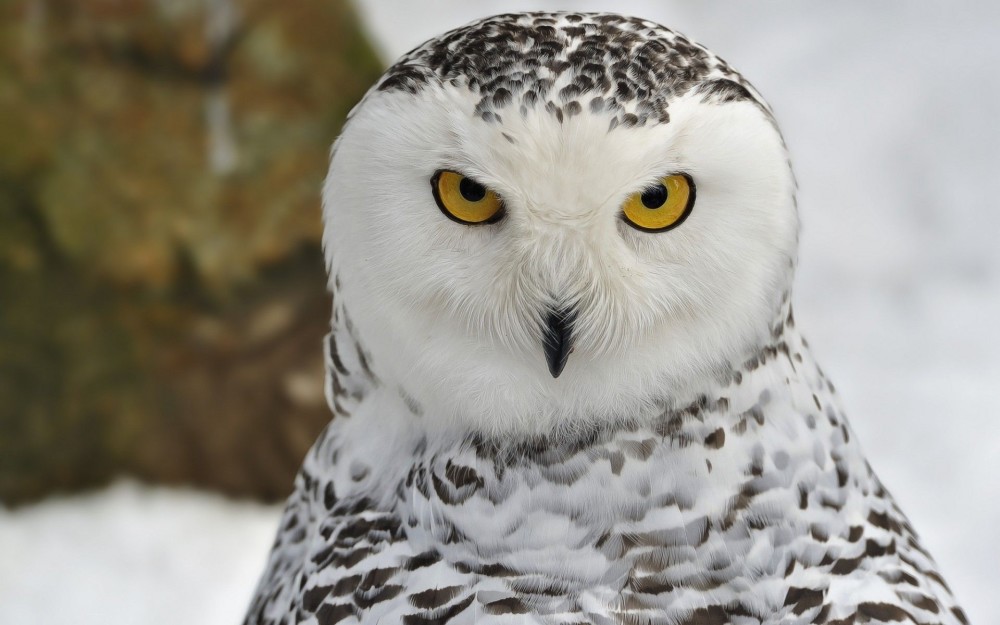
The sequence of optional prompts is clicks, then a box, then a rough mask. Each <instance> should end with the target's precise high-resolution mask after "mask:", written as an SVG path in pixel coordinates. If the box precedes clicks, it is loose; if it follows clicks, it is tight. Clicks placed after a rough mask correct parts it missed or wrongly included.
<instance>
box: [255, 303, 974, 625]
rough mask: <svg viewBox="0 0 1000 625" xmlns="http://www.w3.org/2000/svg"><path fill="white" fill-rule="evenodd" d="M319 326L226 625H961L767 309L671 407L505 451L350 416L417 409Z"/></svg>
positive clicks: (787, 322)
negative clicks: (707, 384) (320, 357)
mask: <svg viewBox="0 0 1000 625" xmlns="http://www.w3.org/2000/svg"><path fill="white" fill-rule="evenodd" d="M338 321H339V323H338ZM334 325H335V331H334V333H333V334H331V336H330V340H329V341H328V349H327V356H328V358H327V360H328V369H329V376H328V395H329V396H330V399H331V402H332V403H333V404H334V405H335V406H337V418H336V419H335V420H334V421H333V422H332V423H331V425H330V426H329V427H328V429H327V430H326V431H325V432H324V433H323V435H322V436H321V437H320V439H319V440H318V442H317V443H316V445H315V446H314V447H313V449H312V450H311V452H310V453H309V455H308V457H307V459H306V461H305V463H304V466H303V468H302V471H301V472H300V474H299V476H298V478H297V479H296V488H295V493H294V495H293V496H292V497H291V499H290V500H289V502H288V507H287V510H286V512H285V515H284V518H283V520H282V524H281V529H280V531H279V534H278V539H277V542H276V543H275V546H274V550H273V553H272V555H271V559H270V562H269V564H268V567H267V570H266V572H265V574H264V577H263V579H262V580H261V582H260V586H259V588H258V589H257V593H256V597H255V599H254V601H253V604H252V606H251V609H250V611H249V614H248V615H247V618H246V621H245V625H279V624H281V625H290V624H292V623H306V624H310V625H330V624H332V623H344V624H345V625H353V624H361V623H363V624H375V623H403V624H405V625H424V624H444V623H449V624H453V625H462V624H466V623H479V624H483V625H500V624H504V625H507V624H512V623H518V624H524V623H540V624H541V623H545V624H556V623H558V624H565V625H569V624H581V625H582V624H593V625H611V624H615V625H624V624H639V623H642V624H663V625H723V624H727V623H731V624H733V625H751V624H765V623H768V624H771V623H775V624H776V623H782V624H784V625H795V624H806V623H819V624H823V623H825V624H827V625H848V624H855V623H857V624H860V623H896V622H901V623H919V624H927V625H930V624H941V625H944V624H949V625H955V624H967V620H966V617H965V615H964V614H963V612H962V610H961V609H960V608H959V607H958V606H957V605H956V603H955V601H954V599H953V597H952V595H951V593H950V591H949V589H948V587H947V585H946V583H945V582H944V580H943V579H942V577H941V576H940V575H939V573H938V572H937V569H936V567H935V564H934V562H933V560H932V559H931V557H930V556H929V554H928V553H927V552H926V551H925V550H924V548H923V547H922V546H921V545H920V543H919V541H918V538H917V536H916V534H915V533H914V531H913V529H912V528H911V527H910V525H909V523H908V522H907V519H906V517H905V516H904V515H903V513H902V512H901V511H900V510H899V508H898V507H897V506H896V504H895V503H894V502H893V499H892V497H891V496H890V495H889V493H888V492H887V491H886V490H885V488H883V486H882V485H881V483H880V482H879V480H878V478H877V477H876V476H875V474H874V473H873V472H872V469H871V467H870V466H869V464H868V463H867V462H866V461H865V458H864V456H863V454H862V452H861V450H860V447H859V445H858V443H857V440H856V438H855V437H854V435H853V432H852V431H851V428H850V426H849V425H848V423H847V421H846V419H845V417H844V415H843V413H842V412H841V409H840V406H839V403H838V400H837V397H836V393H835V391H834V387H833V385H832V384H831V383H830V382H829V381H828V380H827V378H826V377H825V376H824V374H823V372H822V371H821V370H820V368H819V367H818V366H817V364H816V363H815V362H814V361H813V359H812V357H811V356H810V353H809V350H808V347H807V344H806V341H805V340H804V339H803V338H802V337H801V336H800V335H799V333H798V331H797V329H796V328H795V324H794V320H793V318H792V316H791V313H790V312H789V309H788V307H787V304H786V307H785V317H784V321H783V322H782V323H779V324H777V325H776V326H775V329H774V333H773V342H771V343H770V344H769V345H766V346H764V347H763V348H762V349H760V350H759V352H758V353H757V354H755V355H754V356H753V357H751V358H750V359H749V360H747V361H746V362H744V363H742V365H740V366H738V367H734V368H733V369H732V370H731V371H730V372H729V374H727V376H726V377H725V378H724V379H722V380H720V381H719V382H718V383H717V384H715V385H713V386H712V388H706V389H705V392H704V394H702V395H700V396H698V397H696V398H694V399H693V401H691V402H690V404H689V405H686V406H683V407H675V408H668V409H665V410H664V412H663V414H662V415H661V416H660V417H658V418H657V419H656V420H655V421H654V422H652V423H649V424H645V425H642V426H635V427H625V428H615V429H609V430H607V431H599V430H598V431H594V432H591V433H589V434H587V435H585V436H581V437H576V438H560V439H555V438H554V439H552V440H533V441H523V442H519V443H510V444H501V443H498V442H497V441H487V440H483V439H480V438H477V437H476V436H469V435H464V436H463V435H458V434H455V435H452V436H448V435H445V434H444V433H442V434H441V435H439V436H435V437H433V439H434V440H435V441H436V442H432V440H431V437H429V436H428V435H427V433H426V432H422V431H421V429H420V428H417V427H414V428H412V431H411V432H410V433H408V434H407V433H404V434H403V435H401V436H391V437H390V436H387V433H388V431H387V430H386V429H385V428H384V427H383V426H386V427H388V426H392V422H390V421H384V422H383V423H381V424H379V423H378V417H377V416H372V415H370V414H369V413H366V409H365V404H366V403H368V402H374V403H376V404H380V405H385V402H386V401H388V400H389V398H392V399H393V400H395V401H397V402H398V403H399V404H400V405H401V406H408V407H407V408H405V409H403V410H401V412H404V413H405V414H406V419H409V420H410V421H411V422H419V421H420V419H421V418H422V416H421V415H420V414H419V407H417V406H414V405H412V402H408V401H407V400H406V398H405V397H400V392H399V389H392V388H389V387H387V386H386V385H384V384H382V383H381V382H380V381H379V380H377V379H376V378H375V377H374V376H373V375H372V374H371V373H370V370H369V369H368V367H367V363H366V362H365V358H366V357H365V355H364V352H363V350H362V349H361V347H360V346H359V345H358V343H357V341H355V340H354V339H353V337H352V336H351V332H350V330H349V327H350V323H349V319H347V317H346V312H345V311H344V309H343V307H342V306H339V307H338V311H337V314H335V324H334ZM379 396H381V397H382V398H381V399H376V398H378V397H379ZM415 409H416V410H415ZM362 417H364V418H366V419H370V420H371V421H373V422H369V423H368V424H364V423H361V424H360V426H364V427H360V426H359V421H358V419H359V418H362ZM393 427H396V426H393ZM403 429H405V427H404V428H403ZM397 431H398V430H397ZM372 450H375V451H374V452H373V451H372Z"/></svg>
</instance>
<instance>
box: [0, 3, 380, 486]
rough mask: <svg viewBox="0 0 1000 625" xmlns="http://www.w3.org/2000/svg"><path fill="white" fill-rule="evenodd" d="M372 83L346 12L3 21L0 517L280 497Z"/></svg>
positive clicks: (23, 13) (86, 8)
mask: <svg viewBox="0 0 1000 625" xmlns="http://www.w3.org/2000/svg"><path fill="white" fill-rule="evenodd" d="M380 71H381V68H380V65H379V62H378V60H377V58H376V57H375V55H374V53H373V51H372V49H371V48H370V47H369V45H368V42H367V41H366V39H365V37H364V35H363V34H362V32H361V30H360V28H359V25H358V21H357V18H356V16H355V15H354V13H353V11H352V10H351V8H350V6H348V4H347V2H345V1H342V0H324V1H323V2H303V3H283V2H267V1H264V0H232V1H229V0H212V1H206V0H197V1H194V0H172V1H170V2H156V1H153V0H114V1H112V0H61V1H60V0H12V1H10V2H6V3H3V4H2V5H0V502H6V503H12V502H15V503H16V502H20V501H25V500H28V499H32V498H36V497H39V496H42V495H44V494H47V493H49V492H53V491H54V490H72V489H77V488H81V487H86V486H90V485H95V484H99V483H101V482H103V481H106V480H107V479H109V478H110V477H111V476H113V475H115V474H118V473H120V472H122V471H127V472H131V473H133V474H136V475H139V476H141V477H144V478H146V479H150V480H155V481H165V482H170V483H190V484H196V485H199V486H206V487H212V488H218V489H221V490H223V491H225V492H229V493H234V494H245V495H255V496H261V497H265V498H274V497H278V496H281V495H283V494H284V493H285V492H286V491H287V490H288V487H289V484H290V481H291V476H292V475H293V474H294V471H295V469H296V468H297V466H298V463H299V462H300V460H301V456H302V454H303V453H304V451H305V449H306V448H307V447H308V445H309V444H310V443H311V441H312V439H313V437H314V436H315V434H316V432H317V431H318V430H319V429H320V428H321V427H322V426H323V424H325V423H326V422H327V421H328V419H329V413H328V412H327V410H326V408H325V406H324V405H323V401H322V363H321V343H320V340H321V337H322V335H323V333H324V332H325V328H326V325H327V319H328V313H329V302H328V301H327V299H326V296H325V287H324V283H325V280H324V275H323V269H322V257H321V254H320V251H319V235H320V221H319V189H320V185H321V182H322V177H323V174H324V173H325V168H326V164H327V159H328V150H329V145H330V142H331V141H332V139H333V138H334V137H335V136H336V134H337V132H338V131H339V128H340V125H341V124H342V123H343V120H344V117H345V116H346V114H347V112H348V111H349V110H350V108H351V106H353V104H354V103H355V102H356V101H357V100H358V99H359V98H360V97H361V95H362V94H363V93H364V91H365V89H367V87H368V86H369V85H370V84H371V83H372V82H373V81H374V80H375V79H376V78H377V76H378V75H379V73H380Z"/></svg>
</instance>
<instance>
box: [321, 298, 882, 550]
mask: <svg viewBox="0 0 1000 625" xmlns="http://www.w3.org/2000/svg"><path fill="white" fill-rule="evenodd" d="M783 313H784V314H783V315H782V316H781V320H780V321H779V322H777V323H775V324H774V325H773V328H772V333H771V339H772V340H771V341H770V342H768V343H767V344H766V345H763V346H761V347H760V348H759V349H758V350H756V351H755V352H754V353H753V354H752V355H751V356H750V357H749V358H747V359H746V360H745V361H744V362H743V363H741V364H740V365H739V366H735V367H732V368H731V370H729V371H728V373H726V374H725V375H723V376H720V378H719V379H718V380H715V381H713V382H712V383H711V384H709V385H706V387H705V389H704V391H703V392H701V393H698V394H696V395H695V396H694V397H692V398H691V399H690V400H689V401H687V402H684V403H683V404H680V405H677V406H674V407H670V408H667V409H665V410H664V411H663V412H662V414H660V415H658V416H657V417H656V418H655V419H653V420H652V421H649V422H646V423H637V424H632V425H619V426H617V427H615V428H594V429H592V430H590V431H587V432H583V433H579V432H578V433H576V434H574V435H559V436H548V437H535V438H533V439H531V440H525V441H516V442H513V443H506V444H504V443H499V442H498V441H496V440H495V439H488V438H485V437H483V436H480V435H475V434H469V433H467V432H466V433H462V432H451V431H448V432H440V431H434V432H429V431H428V430H426V429H424V428H423V427H422V426H421V425H420V423H419V418H414V414H413V413H412V412H411V410H410V409H409V408H408V407H407V406H406V403H407V400H406V398H405V397H401V396H400V395H399V393H398V391H396V390H394V389H389V388H387V387H386V386H385V385H380V384H379V383H378V381H377V380H376V379H374V377H373V375H372V374H371V373H370V372H366V371H365V369H366V366H365V357H364V354H363V352H362V351H361V350H360V349H359V348H357V345H356V343H353V344H351V343H350V342H349V341H343V340H341V341H339V342H338V341H337V340H336V339H337V337H336V336H334V337H332V338H331V340H330V342H329V343H328V362H329V367H330V369H331V371H332V372H333V374H334V375H331V376H330V380H329V381H328V388H327V392H328V396H329V397H330V398H331V401H332V403H333V405H334V407H335V410H336V411H337V412H338V416H337V418H336V419H334V422H333V424H332V426H331V428H330V429H329V431H328V433H327V434H326V435H325V437H324V438H323V439H321V440H320V441H319V442H318V443H317V447H316V448H315V449H314V452H315V453H314V454H313V455H314V456H315V462H316V466H315V467H314V472H318V473H322V474H326V475H331V474H332V475H333V476H335V477H336V479H335V482H336V484H337V492H338V493H339V495H338V496H341V497H343V496H351V494H352V493H354V494H358V495H359V496H365V497H371V493H379V494H380V496H381V502H380V505H383V506H388V507H392V508H393V509H396V510H398V511H399V512H400V513H401V514H402V515H404V516H405V515H406V514H408V513H409V512H410V511H413V510H419V509H427V507H428V506H430V507H431V508H439V509H440V514H441V515H443V516H447V515H448V514H450V513H453V512H455V511H456V510H459V509H461V508H464V506H465V503H466V502H469V501H473V500H476V499H480V498H485V499H486V500H487V501H490V502H492V503H491V504H490V505H491V507H495V505H496V502H497V501H498V500H499V499H505V497H504V496H503V493H508V492H509V491H511V489H514V490H517V488H518V485H519V484H536V485H540V486H538V487H537V488H539V489H540V490H538V491H537V493H536V496H535V497H534V498H537V496H538V494H540V493H542V492H545V493H546V494H545V498H547V500H549V501H551V502H557V501H562V502H563V504H559V505H566V506H571V507H572V506H573V505H579V497H578V494H574V492H575V491H574V488H578V485H580V484H586V487H585V491H586V493H587V496H586V497H585V498H584V500H585V501H588V502H589V505H590V512H588V514H592V515H604V516H605V517H606V520H608V521H609V522H612V521H614V520H615V518H616V517H617V515H620V514H622V513H623V511H624V510H627V509H628V508H629V506H635V505H639V503H637V502H638V500H636V501H633V502H631V503H629V502H625V501H623V500H622V498H621V496H620V495H621V494H622V493H623V492H631V493H632V495H634V496H635V497H638V498H639V499H642V498H643V497H645V496H649V495H651V493H652V492H653V490H656V489H659V490H660V496H662V497H674V498H681V499H684V498H687V497H691V496H693V495H694V493H695V492H696V491H697V492H699V493H701V494H705V493H711V492H726V493H730V494H731V493H732V492H733V491H734V489H735V490H738V489H739V488H740V487H741V485H744V484H745V483H747V481H748V480H751V479H754V478H755V477H759V476H760V475H762V474H763V472H764V471H766V470H768V469H770V470H776V469H777V470H781V469H783V468H785V467H787V466H789V465H790V464H791V463H794V462H798V461H802V462H805V461H806V460H808V461H809V462H816V458H815V456H816V454H818V453H820V452H819V451H817V450H822V451H823V453H824V454H826V455H825V456H824V458H825V459H824V460H823V466H824V467H826V468H828V469H829V470H830V471H841V468H840V466H839V465H840V464H841V463H855V464H857V463H858V462H860V463H862V464H863V460H860V459H861V454H860V451H859V450H857V449H856V446H855V445H854V444H853V443H852V442H851V434H850V431H849V428H848V426H847V424H846V422H845V420H844V418H843V417H842V415H841V413H840V410H839V406H838V403H837V399H836V397H835V394H834V391H833V387H832V385H831V384H830V383H829V382H828V381H827V380H826V378H825V377H824V375H823V373H822V371H821V370H820V368H819V367H818V366H817V365H816V363H815V362H814V361H813V359H812V357H811V355H810V354H809V350H808V346H807V344H806V342H805V340H804V339H803V338H802V337H801V336H800V335H799V333H798V331H797V330H796V328H795V322H794V318H793V316H792V315H791V312H790V307H789V306H788V305H787V303H786V304H784V305H783ZM345 336H348V338H349V334H348V335H345ZM345 344H346V345H349V347H348V348H347V349H345ZM834 450H835V451H834ZM331 459H332V460H331ZM835 459H836V460H835ZM826 460H829V464H828V465H827V464H826ZM856 468H857V467H856ZM841 472H842V471H841ZM856 472H857V471H856ZM862 473H863V471H862ZM681 478H683V479H681ZM622 489H625V490H624V491H623V490H622ZM643 492H645V493H646V495H642V493H643ZM401 493H402V494H401ZM574 501H577V503H575V504H574V503H573V502H574ZM511 505H517V504H511ZM553 505H555V504H553ZM482 522H483V523H487V522H488V519H483V520H482ZM428 540H431V538H428Z"/></svg>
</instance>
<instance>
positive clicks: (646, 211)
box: [622, 174, 694, 232]
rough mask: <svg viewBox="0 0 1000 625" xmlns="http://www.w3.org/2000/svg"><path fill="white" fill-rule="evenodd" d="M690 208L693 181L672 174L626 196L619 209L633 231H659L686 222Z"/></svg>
mask: <svg viewBox="0 0 1000 625" xmlns="http://www.w3.org/2000/svg"><path fill="white" fill-rule="evenodd" d="M692 206H694V181H693V180H691V178H690V177H689V176H688V175H687V174H673V175H671V176H667V177H665V178H663V179H661V180H660V182H659V183H658V184H655V185H653V186H651V187H649V188H647V189H645V190H644V191H641V192H639V193H636V194H633V195H632V196H630V197H629V198H628V199H627V200H625V204H624V205H623V206H622V213H623V215H624V217H625V221H627V222H628V224H629V225H630V226H632V227H633V228H637V229H639V230H642V231H643V232H663V231H665V230H670V229H671V228H674V227H676V226H679V225H680V224H681V222H682V221H684V220H685V219H687V216H688V215H689V214H691V207H692Z"/></svg>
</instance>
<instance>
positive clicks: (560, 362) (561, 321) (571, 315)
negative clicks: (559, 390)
mask: <svg viewBox="0 0 1000 625" xmlns="http://www.w3.org/2000/svg"><path fill="white" fill-rule="evenodd" d="M574 321H576V312H575V311H573V310H572V309H566V308H563V309H557V310H552V311H550V312H549V314H548V316H547V317H546V318H545V328H544V336H543V337H542V345H543V346H544V348H545V362H546V363H548V365H549V373H551V374H552V377H553V378H558V377H559V374H560V373H562V372H563V369H564V368H565V367H566V361H567V360H569V353H570V352H571V351H573V336H572V334H573V322H574Z"/></svg>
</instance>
